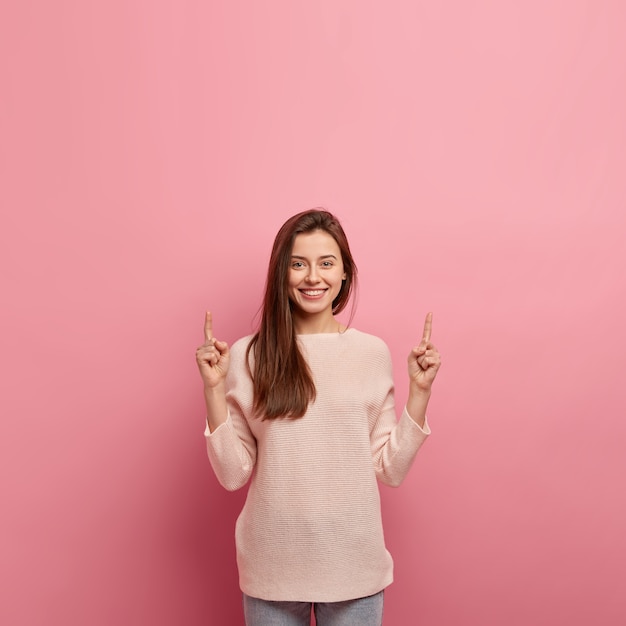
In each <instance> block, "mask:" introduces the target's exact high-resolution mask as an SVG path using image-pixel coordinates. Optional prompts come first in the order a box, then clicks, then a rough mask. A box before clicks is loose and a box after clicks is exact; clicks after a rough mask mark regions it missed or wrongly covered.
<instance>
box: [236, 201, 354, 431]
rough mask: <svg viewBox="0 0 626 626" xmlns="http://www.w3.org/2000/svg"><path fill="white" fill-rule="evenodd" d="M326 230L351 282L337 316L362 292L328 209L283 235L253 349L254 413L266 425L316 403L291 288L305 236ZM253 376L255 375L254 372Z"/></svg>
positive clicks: (304, 217)
mask: <svg viewBox="0 0 626 626" xmlns="http://www.w3.org/2000/svg"><path fill="white" fill-rule="evenodd" d="M316 230H321V231H324V232H326V233H328V234H329V235H331V236H332V237H333V239H334V240H335V241H336V242H337V245H338V246H339V249H340V250H341V260H342V261H343V269H344V272H345V275H346V277H345V279H344V281H343V282H342V285H341V289H340V291H339V293H338V294H337V297H336V298H335V299H334V300H333V313H339V312H340V311H343V309H345V307H346V305H347V304H348V301H349V300H350V295H351V294H352V292H353V290H354V287H355V286H356V274H357V268H356V265H355V263H354V259H353V258H352V254H351V252H350V246H349V245H348V240H347V238H346V235H345V233H344V231H343V228H342V227H341V224H340V223H339V220H338V219H337V218H336V217H335V216H334V215H332V214H331V213H329V212H328V211H325V210H323V209H310V210H308V211H303V212H302V213H298V214H297V215H294V216H293V217H291V218H290V219H288V220H287V221H286V222H285V223H284V224H283V225H282V227H281V229H280V230H279V231H278V234H277V235H276V239H275V240H274V246H273V247H272V254H271V257H270V262H269V267H268V270H267V281H266V283H265V296H264V298H263V305H262V313H261V324H260V326H259V331H258V332H257V333H256V334H255V335H254V337H253V338H252V341H251V342H250V345H249V346H248V351H247V356H248V361H249V356H250V351H251V350H253V351H254V374H253V376H252V378H253V382H254V409H255V412H256V413H257V414H258V415H260V416H262V417H263V419H271V418H275V417H291V418H296V417H302V416H303V415H304V413H305V411H306V409H307V407H308V405H309V402H311V401H312V400H314V399H315V394H316V391H315V383H314V382H313V378H312V376H311V372H310V370H309V367H308V365H307V363H306V361H305V359H304V357H303V356H302V353H301V352H300V349H299V348H298V343H297V340H296V331H295V327H294V324H293V318H292V303H291V301H290V299H289V295H288V291H287V286H288V275H289V267H290V262H291V253H292V250H293V244H294V241H295V238H296V236H297V235H299V234H300V233H309V232H313V231H316ZM251 371H252V370H251Z"/></svg>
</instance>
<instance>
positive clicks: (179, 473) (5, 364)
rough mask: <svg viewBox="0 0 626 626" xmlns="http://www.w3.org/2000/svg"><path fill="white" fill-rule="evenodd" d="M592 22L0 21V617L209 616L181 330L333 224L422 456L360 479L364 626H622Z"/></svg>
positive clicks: (214, 496) (611, 50)
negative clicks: (428, 393)
mask: <svg viewBox="0 0 626 626" xmlns="http://www.w3.org/2000/svg"><path fill="white" fill-rule="evenodd" d="M625 20H626V9H625V8H624V4H623V3H620V2H615V1H613V2H612V1H609V0H605V1H596V2H590V1H588V2H584V1H582V0H572V1H570V2H563V1H551V2H529V3H523V2H515V3H513V2H509V3H506V2H496V1H488V0H481V1H477V2H472V3H469V2H462V1H456V2H453V1H444V2H430V3H421V2H420V3H418V2H414V1H411V0H404V1H390V2H384V3H383V2H362V1H357V0H346V1H343V2H337V1H336V0H324V1H322V2H315V3H299V2H293V1H291V0H280V1H279V0H276V1H275V2H265V3H254V2H240V1H239V2H232V1H229V2H227V1H226V0H223V1H222V2H209V3H206V2H199V1H189V2H183V3H180V2H179V3H176V2H166V1H164V0H160V1H156V0H154V1H152V2H139V1H135V0H117V1H112V2H106V3H105V2H97V3H96V2H70V1H59V2H43V1H40V2H36V1H27V0H24V1H22V2H13V3H8V2H6V3H3V5H2V7H1V8H0V25H1V26H0V29H1V31H2V32H1V33H0V68H1V70H0V71H1V74H0V77H1V85H2V97H1V99H0V138H1V139H0V176H1V180H0V194H1V195H0V202H1V204H2V226H1V228H0V239H1V241H0V255H1V256H2V301H3V303H2V307H1V314H2V323H1V332H2V346H3V348H2V368H3V372H2V377H1V379H0V380H1V384H2V390H1V394H0V402H1V403H2V406H1V415H2V420H1V422H0V424H1V429H2V430H1V433H0V434H1V438H0V440H1V443H2V452H1V457H0V458H1V462H2V478H1V480H2V515H1V517H0V520H1V521H0V524H2V533H1V542H2V544H1V546H0V548H1V555H2V556H1V558H0V562H1V565H0V567H1V576H2V581H0V582H1V588H2V601H1V602H0V622H1V623H2V624H10V625H12V626H15V625H19V626H21V625H27V626H35V625H44V624H45V625H47V626H56V625H59V626H60V625H64V626H68V625H69V626H74V625H76V626H78V625H81V626H82V625H84V624H89V625H90V626H104V625H110V624H151V625H154V626H161V625H163V626H165V625H171V624H187V625H194V624H197V625H201V624H202V625H205V624H216V625H217V624H219V625H221V624H227V625H230V624H234V625H236V624H240V623H241V617H240V609H239V602H240V600H239V592H238V589H237V578H236V571H235V566H234V546H233V538H232V537H233V524H234V520H235V518H236V516H237V513H238V511H239V508H240V507H241V504H242V498H243V495H244V494H243V493H236V494H228V493H226V492H224V491H223V490H222V489H221V488H220V487H219V486H218V484H217V482H216V480H215V478H214V477H213V475H212V474H211V470H210V467H209V464H208V461H207V459H206V456H205V450H204V441H203V438H202V430H203V419H204V416H203V409H202V399H201V389H200V381H199V378H198V376H197V373H196V367H195V363H194V351H195V348H196V346H197V345H198V343H199V342H200V341H201V337H202V320H203V314H204V310H205V309H206V308H211V309H212V310H213V312H214V319H215V326H216V332H219V335H220V336H221V337H223V338H225V339H227V340H228V341H232V340H234V339H235V338H236V337H238V336H240V335H242V334H245V333H248V332H249V331H250V329H251V327H252V324H253V318H254V315H255V312H256V310H257V307H258V304H259V297H260V293H261V288H262V282H263V276H264V271H265V264H266V261H267V257H268V253H269V247H270V245H271V240H272V237H273V235H274V233H275V231H276V230H277V228H278V227H279V226H280V224H281V223H282V222H283V221H284V219H285V218H286V217H287V216H289V215H291V214H292V213H294V212H296V211H299V210H302V209H304V208H308V207H311V206H316V205H320V204H321V205H324V206H327V207H328V208H330V209H331V210H333V211H335V212H336V213H337V214H338V215H339V216H340V217H341V218H342V219H343V222H344V225H345V228H346V230H347V232H348V235H349V237H350V239H351V242H352V245H353V249H354V250H353V251H354V253H355V255H356V259H357V262H358V263H359V266H360V271H361V292H360V300H359V307H358V312H357V314H356V317H355V321H354V325H355V326H358V327H359V328H361V329H363V330H366V331H369V332H372V333H375V334H378V335H381V336H382V337H384V338H385V340H386V341H387V342H388V344H389V346H390V348H391V350H392V353H393V357H394V360H395V362H396V366H397V369H396V372H397V381H398V391H399V396H400V397H403V396H404V392H405V389H406V385H405V380H404V358H405V353H406V352H407V350H408V349H409V347H410V346H411V344H412V342H413V341H415V340H416V339H417V338H418V337H419V335H420V331H421V326H422V320H423V316H424V314H425V312H426V311H427V310H431V309H432V310H433V311H434V312H435V322H434V334H433V339H434V340H435V341H436V343H437V345H438V347H439V348H440V350H441V351H442V353H443V355H444V367H443V368H442V370H441V373H440V378H439V380H438V381H437V389H436V391H437V394H436V397H434V399H433V403H432V408H431V412H430V419H431V423H432V427H433V431H434V435H433V437H432V439H431V440H430V441H429V442H428V444H427V446H426V447H425V448H424V449H423V450H422V452H421V453H420V457H419V459H418V462H417V464H416V466H415V467H414V469H413V471H412V473H411V475H410V476H409V478H408V479H407V481H406V482H405V484H404V485H403V486H402V487H401V488H400V489H398V490H389V489H384V490H383V498H384V515H385V518H386V528H387V538H388V543H389V547H390V549H391V551H392V553H393V554H394V556H395V560H396V582H395V583H394V585H392V587H390V588H389V591H388V594H387V600H388V601H387V608H386V616H387V619H386V624H387V625H389V626H400V625H409V626H410V625H413V624H419V625H420V626H458V625H459V624H464V625H465V626H492V625H493V626H496V625H498V626H500V625H502V624H506V625H507V626H530V625H532V626H543V625H561V624H568V626H579V625H581V626H582V625H585V626H586V625H588V624H601V625H602V626H609V625H617V624H623V623H626V603H625V601H624V599H623V585H624V579H625V576H626V571H625V570H626V554H625V552H626V550H625V547H626V539H625V538H624V529H625V528H626V513H625V510H624V509H625V507H624V495H623V494H624V486H623V483H624V476H625V474H626V462H625V455H624V442H625V437H626V420H625V417H626V393H625V391H624V381H623V378H624V368H625V366H624V348H625V347H626V346H625V344H626V341H625V339H626V332H625V330H624V320H625V315H626V288H625V285H626V281H625V279H624V270H625V267H626V251H625V249H626V247H625V245H624V239H625V230H626V229H625V227H626V213H625V207H626V183H625V180H626V176H625V163H626V161H625V157H626V115H625V113H624V112H625V111H626V38H625V37H624V35H623V32H624V24H625Z"/></svg>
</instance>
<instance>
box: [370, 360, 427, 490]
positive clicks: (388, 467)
mask: <svg viewBox="0 0 626 626" xmlns="http://www.w3.org/2000/svg"><path fill="white" fill-rule="evenodd" d="M386 353H387V354H386V359H385V363H384V371H383V372H381V376H383V377H384V378H385V380H387V381H388V384H387V393H386V397H385V400H384V402H383V404H382V408H381V410H380V414H379V415H378V416H377V419H376V420H375V422H374V427H373V428H372V430H371V432H370V445H371V448H372V459H373V462H374V469H375V471H376V476H377V477H378V480H380V481H381V482H382V483H384V484H386V485H389V486H391V487H397V486H398V485H400V483H401V482H402V481H403V480H404V478H405V477H406V475H407V473H408V471H409V469H410V468H411V465H412V463H413V460H414V459H415V455H416V454H417V451H418V450H419V449H420V447H421V445H422V444H423V443H424V441H426V438H427V437H428V435H430V427H429V426H428V420H426V421H425V423H424V427H423V428H421V427H420V426H419V425H418V424H417V423H416V422H415V421H413V420H412V419H411V416H410V415H409V414H408V412H407V410H406V407H405V408H404V410H403V411H402V414H401V416H400V419H399V420H397V417H396V409H395V402H394V389H393V377H392V372H391V355H390V354H389V350H388V349H387V350H386Z"/></svg>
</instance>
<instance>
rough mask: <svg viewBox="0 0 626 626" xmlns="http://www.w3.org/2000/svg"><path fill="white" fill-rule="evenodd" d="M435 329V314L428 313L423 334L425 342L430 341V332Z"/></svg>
mask: <svg viewBox="0 0 626 626" xmlns="http://www.w3.org/2000/svg"><path fill="white" fill-rule="evenodd" d="M432 330H433V314H432V313H427V314H426V319H425V320H424V334H423V335H422V340H423V341H425V342H429V341H430V334H431V332H432Z"/></svg>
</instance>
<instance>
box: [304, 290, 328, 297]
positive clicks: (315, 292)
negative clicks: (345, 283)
mask: <svg viewBox="0 0 626 626" xmlns="http://www.w3.org/2000/svg"><path fill="white" fill-rule="evenodd" d="M302 293H303V294H304V295H305V296H320V295H322V294H323V293H324V289H309V290H306V291H305V290H304V289H303V290H302Z"/></svg>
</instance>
